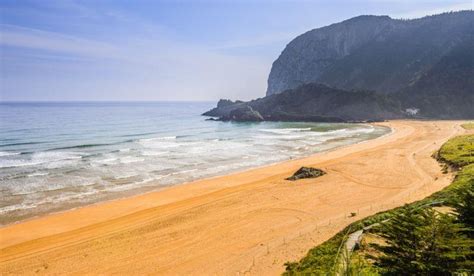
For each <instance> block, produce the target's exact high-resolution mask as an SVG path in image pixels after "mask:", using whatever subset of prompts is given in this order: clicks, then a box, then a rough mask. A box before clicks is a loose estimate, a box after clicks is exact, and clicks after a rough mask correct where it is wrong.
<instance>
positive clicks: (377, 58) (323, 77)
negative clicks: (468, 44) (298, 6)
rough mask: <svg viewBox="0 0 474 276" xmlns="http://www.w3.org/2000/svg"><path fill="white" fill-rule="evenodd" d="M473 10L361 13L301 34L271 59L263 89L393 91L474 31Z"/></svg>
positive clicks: (269, 90) (275, 92) (270, 93)
mask: <svg viewBox="0 0 474 276" xmlns="http://www.w3.org/2000/svg"><path fill="white" fill-rule="evenodd" d="M473 19H474V12H472V11H462V12H454V13H445V14H440V15H435V16H428V17H424V18H421V19H414V20H396V19H391V18H390V17H388V16H359V17H355V18H352V19H349V20H346V21H343V22H340V23H337V24H333V25H330V26H327V27H323V28H319V29H315V30H312V31H309V32H307V33H305V34H302V35H300V36H298V37H297V38H295V39H294V40H293V41H291V42H290V43H289V44H288V45H287V46H286V48H285V49H284V50H283V52H282V53H281V55H280V56H279V57H278V59H277V60H276V61H275V62H274V63H273V66H272V69H271V72H270V75H269V77H268V89H267V95H273V94H277V93H281V92H283V91H285V90H288V89H294V88H297V87H299V86H300V85H302V84H306V83H323V84H326V85H329V86H331V87H335V88H340V89H344V90H349V91H350V90H373V91H377V92H378V93H393V92H397V91H400V90H402V89H404V88H406V87H408V86H410V85H413V84H414V83H415V82H416V81H417V80H418V79H419V78H420V77H421V76H423V75H424V74H425V73H426V72H428V71H429V70H430V69H431V68H432V67H433V66H435V65H436V64H437V63H438V62H439V61H440V60H441V59H442V58H443V57H444V56H446V55H447V54H449V53H450V51H451V50H452V49H454V48H455V47H456V46H457V45H459V43H461V42H462V41H463V40H465V39H466V38H469V37H471V38H472V35H473V32H474V29H473V28H472V26H473V24H474V20H473Z"/></svg>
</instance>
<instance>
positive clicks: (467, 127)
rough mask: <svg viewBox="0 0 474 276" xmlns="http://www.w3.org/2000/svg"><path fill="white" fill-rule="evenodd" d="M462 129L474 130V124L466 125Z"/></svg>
mask: <svg viewBox="0 0 474 276" xmlns="http://www.w3.org/2000/svg"><path fill="white" fill-rule="evenodd" d="M462 127H463V128H465V129H474V122H469V123H465V124H463V125H462Z"/></svg>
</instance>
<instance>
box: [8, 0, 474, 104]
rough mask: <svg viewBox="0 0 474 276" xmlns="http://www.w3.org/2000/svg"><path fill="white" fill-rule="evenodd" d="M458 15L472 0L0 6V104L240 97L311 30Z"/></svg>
mask: <svg viewBox="0 0 474 276" xmlns="http://www.w3.org/2000/svg"><path fill="white" fill-rule="evenodd" d="M462 9H472V2H471V1H470V0H468V1H410V0H399V1H388V0H381V1H375V0H366V1H362V0H361V1H358V0H356V1H336V0H333V1H269V0H255V1H244V0H235V1H230V0H221V1H217V0H214V1H210V0H209V1H204V0H200V1H151V0H146V1H145V0H142V1H140V0H136V1H132V0H130V1H119V0H89V1H74V0H58V1H48V0H36V1H21V0H16V1H10V0H0V56H1V59H0V100H2V101H38V100H39V101H69V100H124V101H127V100H217V99H219V98H231V99H244V100H248V99H252V98H257V97H262V96H264V94H265V90H266V81H267V77H268V73H269V72H270V68H271V64H272V62H273V60H275V59H276V58H277V57H278V55H279V54H280V52H281V51H282V50H283V48H284V47H285V45H286V44H287V43H288V42H289V41H291V39H292V38H294V37H295V36H297V35H299V34H301V33H303V32H306V31H308V30H310V29H314V28H318V27H322V26H325V25H329V24H332V23H336V22H339V21H342V20H345V19H348V18H351V17H354V16H357V15H362V14H375V15H389V16H391V17H393V18H417V17H421V16H424V15H429V14H436V13H440V12H444V11H452V10H462Z"/></svg>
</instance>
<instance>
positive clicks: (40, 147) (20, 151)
mask: <svg viewBox="0 0 474 276" xmlns="http://www.w3.org/2000/svg"><path fill="white" fill-rule="evenodd" d="M213 106H215V103H213V102H84V103H76V102H54V103H0V223H1V224H2V225H5V224H9V223H12V222H15V221H19V220H23V219H27V218H31V217H34V216H38V215H42V214H46V213H51V212H56V211H62V210H66V209H70V208H75V207H78V206H83V205H86V204H91V203H95V202H99V201H103V200H109V199H114V198H120V197H124V196H128V195H132V194H137V193H141V192H146V191H151V190H157V189H160V188H163V187H166V186H170V185H176V184H180V183H185V182H189V181H193V180H196V179H201V178H205V177H212V176H216V175H222V174H227V173H230V172H236V171H241V170H245V169H248V168H254V167H257V166H262V165H266V164H271V163H275V162H279V161H284V160H289V159H292V158H300V157H304V156H308V155H311V154H313V153H316V152H321V151H326V150H330V149H332V148H335V147H340V146H344V145H348V144H353V143H357V142H361V141H364V140H367V139H373V138H376V137H379V136H381V135H384V134H386V133H387V132H388V131H389V130H388V129H387V128H384V127H376V126H371V125H364V124H342V123H288V122H261V123H235V122H217V121H206V118H205V117H202V116H200V114H201V113H203V112H204V111H207V110H209V109H210V108H212V107H213Z"/></svg>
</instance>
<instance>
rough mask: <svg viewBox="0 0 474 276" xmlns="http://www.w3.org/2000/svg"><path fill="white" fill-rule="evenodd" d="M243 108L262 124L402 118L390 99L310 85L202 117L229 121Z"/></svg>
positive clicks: (212, 111)
mask: <svg viewBox="0 0 474 276" xmlns="http://www.w3.org/2000/svg"><path fill="white" fill-rule="evenodd" d="M244 106H249V107H251V108H252V109H253V110H255V111H258V112H259V113H260V115H261V116H262V117H263V119H264V120H266V121H310V122H348V121H349V122H360V121H379V120H385V119H395V118H403V117H404V116H405V114H404V112H403V111H402V110H401V109H400V103H399V102H398V101H396V100H394V99H392V98H391V97H390V96H387V95H378V94H376V93H374V92H371V91H352V92H348V91H344V90H340V89H334V88H331V87H328V86H326V85H322V84H314V83H311V84H306V85H302V86H300V87H298V88H296V89H292V90H287V91H285V92H283V93H279V94H275V95H271V96H267V97H265V98H261V99H257V100H253V101H249V102H246V103H241V102H239V103H234V104H233V105H226V106H224V107H221V108H219V107H216V108H214V109H212V110H211V111H208V112H206V113H204V114H203V115H207V116H217V117H220V118H221V119H222V120H233V119H232V118H233V117H232V115H231V112H232V111H233V110H239V109H241V108H243V107H244ZM241 118H242V117H239V120H240V121H241ZM253 121H254V120H253Z"/></svg>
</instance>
